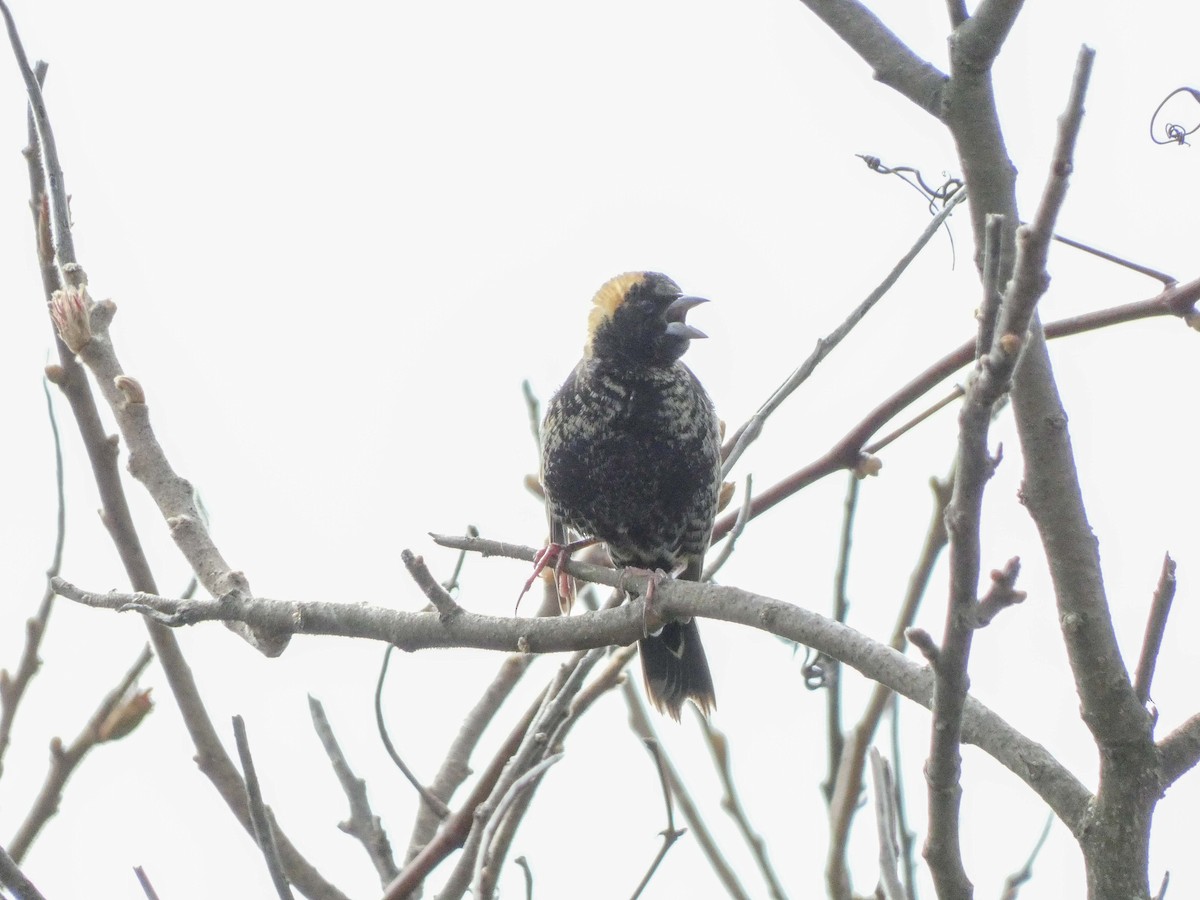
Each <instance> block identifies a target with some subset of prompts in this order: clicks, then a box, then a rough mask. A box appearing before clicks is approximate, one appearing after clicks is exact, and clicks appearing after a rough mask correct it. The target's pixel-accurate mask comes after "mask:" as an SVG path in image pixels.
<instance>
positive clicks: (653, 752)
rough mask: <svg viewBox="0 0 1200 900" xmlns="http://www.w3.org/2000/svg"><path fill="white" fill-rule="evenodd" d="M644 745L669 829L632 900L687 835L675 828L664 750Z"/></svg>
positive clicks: (634, 890) (684, 830) (662, 832)
mask: <svg viewBox="0 0 1200 900" xmlns="http://www.w3.org/2000/svg"><path fill="white" fill-rule="evenodd" d="M702 718H703V717H702ZM705 721H706V722H707V721H708V720H707V719H705ZM642 743H643V744H645V746H646V749H647V750H649V751H650V756H651V757H653V758H654V765H655V768H656V769H657V770H658V783H659V785H661V787H662V792H663V803H664V804H665V806H666V808H667V827H666V828H664V829H663V830H662V831H660V832H659V834H661V835H662V839H663V842H662V846H661V847H659V848H658V853H656V854H654V859H653V860H652V861H651V862H650V868H648V869H647V870H646V874H645V875H643V876H642V880H641V881H639V882H638V886H637V887H636V888H634V889H633V894H632V895H631V897H630V900H638V898H639V897H641V896H642V892H643V891H644V890H646V886H647V885H648V884H650V879H652V878H653V877H654V873H655V872H657V871H658V867H659V865H661V864H662V861H663V860H664V859H666V857H667V853H668V851H670V849H671V848H672V847H673V846H675V842H676V841H677V840H679V839H680V838H681V837H683V836H684V835H685V834H687V829H686V828H684V829H682V830H680V829H677V828H676V827H675V809H674V807H673V806H672V805H671V788H670V786H669V785H668V784H667V771H666V769H665V768H664V767H663V760H662V748H660V747H659V746H658V742H657V741H653V740H649V739H647V740H645V741H643V742H642Z"/></svg>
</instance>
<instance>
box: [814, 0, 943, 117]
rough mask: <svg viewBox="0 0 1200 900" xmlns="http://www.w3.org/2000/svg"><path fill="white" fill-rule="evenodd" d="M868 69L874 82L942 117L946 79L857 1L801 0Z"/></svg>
mask: <svg viewBox="0 0 1200 900" xmlns="http://www.w3.org/2000/svg"><path fill="white" fill-rule="evenodd" d="M803 3H804V5H805V6H807V7H808V8H809V9H810V10H812V11H813V12H814V13H815V14H816V15H817V16H818V17H819V18H820V19H821V20H822V21H823V22H824V23H825V24H826V25H828V26H829V27H830V28H831V29H833V32H834V33H835V34H836V35H837V36H838V37H840V38H841V39H842V40H843V41H845V42H846V44H847V45H848V46H849V47H850V48H851V49H852V50H853V51H854V52H855V53H857V54H858V55H859V56H860V57H862V59H863V61H864V62H866V63H867V65H869V66H870V67H871V69H872V70H873V72H874V75H875V79H876V80H877V81H879V82H881V83H883V84H886V85H887V86H888V87H890V88H892V89H893V90H896V91H899V92H900V93H901V94H903V95H904V96H905V97H907V98H908V99H909V100H911V101H912V102H913V103H915V104H916V105H917V106H919V107H920V108H921V109H923V110H925V112H927V113H929V114H930V115H932V116H934V117H935V118H938V119H940V118H942V116H943V110H942V105H943V102H944V100H943V96H942V95H943V91H944V89H945V85H946V76H945V74H944V73H942V72H939V71H938V70H937V68H936V67H934V66H932V65H930V64H929V63H928V62H926V61H925V60H923V59H921V58H920V57H919V56H917V55H916V54H915V53H913V52H912V50H910V49H909V48H908V47H907V46H906V45H905V44H904V42H903V41H901V40H900V39H899V38H898V37H896V35H894V34H893V33H892V32H891V31H890V30H888V28H887V26H886V25H884V24H883V23H882V22H881V21H879V19H878V18H876V17H875V14H874V13H872V12H871V11H870V10H869V9H867V8H866V7H865V6H863V5H862V4H861V3H859V2H857V0H803Z"/></svg>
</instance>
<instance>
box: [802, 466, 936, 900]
mask: <svg viewBox="0 0 1200 900" xmlns="http://www.w3.org/2000/svg"><path fill="white" fill-rule="evenodd" d="M953 485H954V476H953V474H951V476H950V477H949V478H947V479H946V481H945V482H944V483H943V482H940V481H938V480H937V479H936V478H933V479H930V486H931V488H932V491H933V498H934V504H933V514H932V516H931V517H930V522H929V528H928V529H927V530H926V532H925V540H924V543H923V545H922V547H921V554H920V556H919V557H918V559H917V563H916V565H915V566H914V567H913V572H912V574H911V575H910V576H909V580H908V589H907V590H906V591H905V595H904V602H903V603H902V604H901V606H900V610H899V611H898V612H897V613H896V621H895V623H894V625H893V626H892V635H891V639H890V642H889V646H891V647H892V648H893V649H894V650H903V649H904V647H905V645H906V644H907V640H906V638H905V633H906V632H907V630H908V628H909V626H911V625H912V623H913V620H914V619H915V618H916V614H917V609H918V608H919V607H920V604H921V601H922V599H924V597H925V594H926V592H927V591H928V589H929V582H930V580H931V579H932V577H933V570H934V567H935V566H936V565H937V561H938V559H939V558H940V556H941V553H942V550H943V549H945V546H946V521H945V512H946V506H947V505H948V504H949V502H950V495H951V492H952V491H953ZM892 696H893V695H892V691H891V690H890V689H889V688H888V687H887V686H886V685H884V684H882V683H877V684H875V686H874V688H873V689H872V691H871V697H870V699H869V700H868V701H867V704H866V707H865V708H864V709H863V713H862V715H861V716H860V717H859V720H858V722H857V724H855V726H854V727H853V728H852V729H851V730H850V731H849V732H848V735H847V736H846V737H845V738H844V741H843V745H842V751H841V754H840V756H839V758H838V760H837V768H836V770H835V772H836V777H835V778H834V781H833V784H834V790H833V792H832V794H831V796H830V799H829V849H828V851H827V853H826V860H825V883H826V887H827V889H828V892H829V894H830V896H831V897H837V898H840V897H848V896H850V895H851V884H850V866H849V860H848V857H847V854H848V852H849V841H850V826H851V824H852V823H853V821H854V816H855V814H856V813H857V812H858V808H859V797H860V795H861V793H862V786H863V780H864V774H865V769H866V759H867V750H868V748H869V747H870V746H871V743H872V742H873V741H874V739H875V733H876V731H877V730H878V728H879V722H880V720H881V719H882V718H883V714H884V711H885V710H886V709H887V706H888V701H889V699H891V698H892ZM893 757H894V758H895V759H899V756H898V755H897V754H895V753H893ZM910 849H911V848H910ZM909 859H910V860H911V856H910V857H909Z"/></svg>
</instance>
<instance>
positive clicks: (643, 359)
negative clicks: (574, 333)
mask: <svg viewBox="0 0 1200 900" xmlns="http://www.w3.org/2000/svg"><path fill="white" fill-rule="evenodd" d="M706 302H707V301H706V300H704V299H703V298H702V297H689V296H686V295H685V294H684V293H683V291H681V290H680V289H679V285H677V284H676V283H675V282H674V281H672V280H671V279H670V278H668V277H667V276H666V275H662V274H660V273H658V272H626V273H625V274H624V275H618V276H617V277H616V278H610V279H609V280H608V281H606V282H605V283H604V285H603V286H602V287H601V288H600V290H598V291H596V296H595V297H594V298H593V299H592V304H593V305H592V312H591V315H590V316H588V340H587V346H586V348H585V350H584V352H585V355H586V356H588V357H595V358H599V359H605V360H610V361H613V362H618V363H621V364H623V365H632V366H639V365H641V366H669V365H671V363H673V362H675V360H677V359H679V357H681V356H683V354H684V351H686V350H687V348H688V343H689V342H690V341H691V340H692V339H693V338H702V337H707V335H705V334H704V332H702V331H700V330H699V329H697V328H693V327H692V326H691V325H689V324H688V323H687V322H686V321H685V319H686V317H687V314H688V310H690V309H691V308H692V307H694V306H697V305H699V304H701V303H706Z"/></svg>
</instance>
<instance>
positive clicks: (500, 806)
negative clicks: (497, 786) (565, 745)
mask: <svg viewBox="0 0 1200 900" xmlns="http://www.w3.org/2000/svg"><path fill="white" fill-rule="evenodd" d="M565 755H566V754H564V753H561V752H560V753H555V754H554V755H553V756H548V757H546V758H545V759H543V760H542V761H541V762H539V763H537V764H536V765H535V766H533V767H532V768H531V769H530V770H529V771H528V772H526V773H525V774H524V775H522V776H521V777H520V778H517V779H516V780H514V781H513V783H512V784H511V785H509V788H508V791H507V792H506V793H505V794H504V796H503V797H501V798H500V802H499V803H497V804H496V812H495V813H494V814H493V815H492V817H491V818H490V819H489V820H488V823H487V825H486V826H485V827H484V829H483V837H482V839H481V840H480V844H479V847H480V849H479V853H478V854H477V855H476V857H475V878H474V880H473V881H472V883H471V894H472V896H474V897H480V898H487V897H490V896H491V891H485V890H484V883H483V881H484V872H485V870H486V869H487V868H488V866H489V864H490V863H491V854H490V850H491V846H492V838H493V837H494V836H495V833H496V827H497V826H498V825H499V823H500V822H501V821H502V820H503V819H504V816H505V815H506V814H507V813H508V811H509V809H510V807H512V805H513V803H515V802H516V800H517V798H518V797H520V796H521V795H522V794H523V793H524V792H525V791H527V790H529V789H530V788H531V787H532V786H533V784H534V783H535V782H536V781H537V780H538V779H539V778H541V777H542V775H543V774H545V772H546V770H547V769H549V768H550V767H551V766H553V765H554V764H555V763H557V762H558V761H559V760H561V759H562V758H563V756H565Z"/></svg>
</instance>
